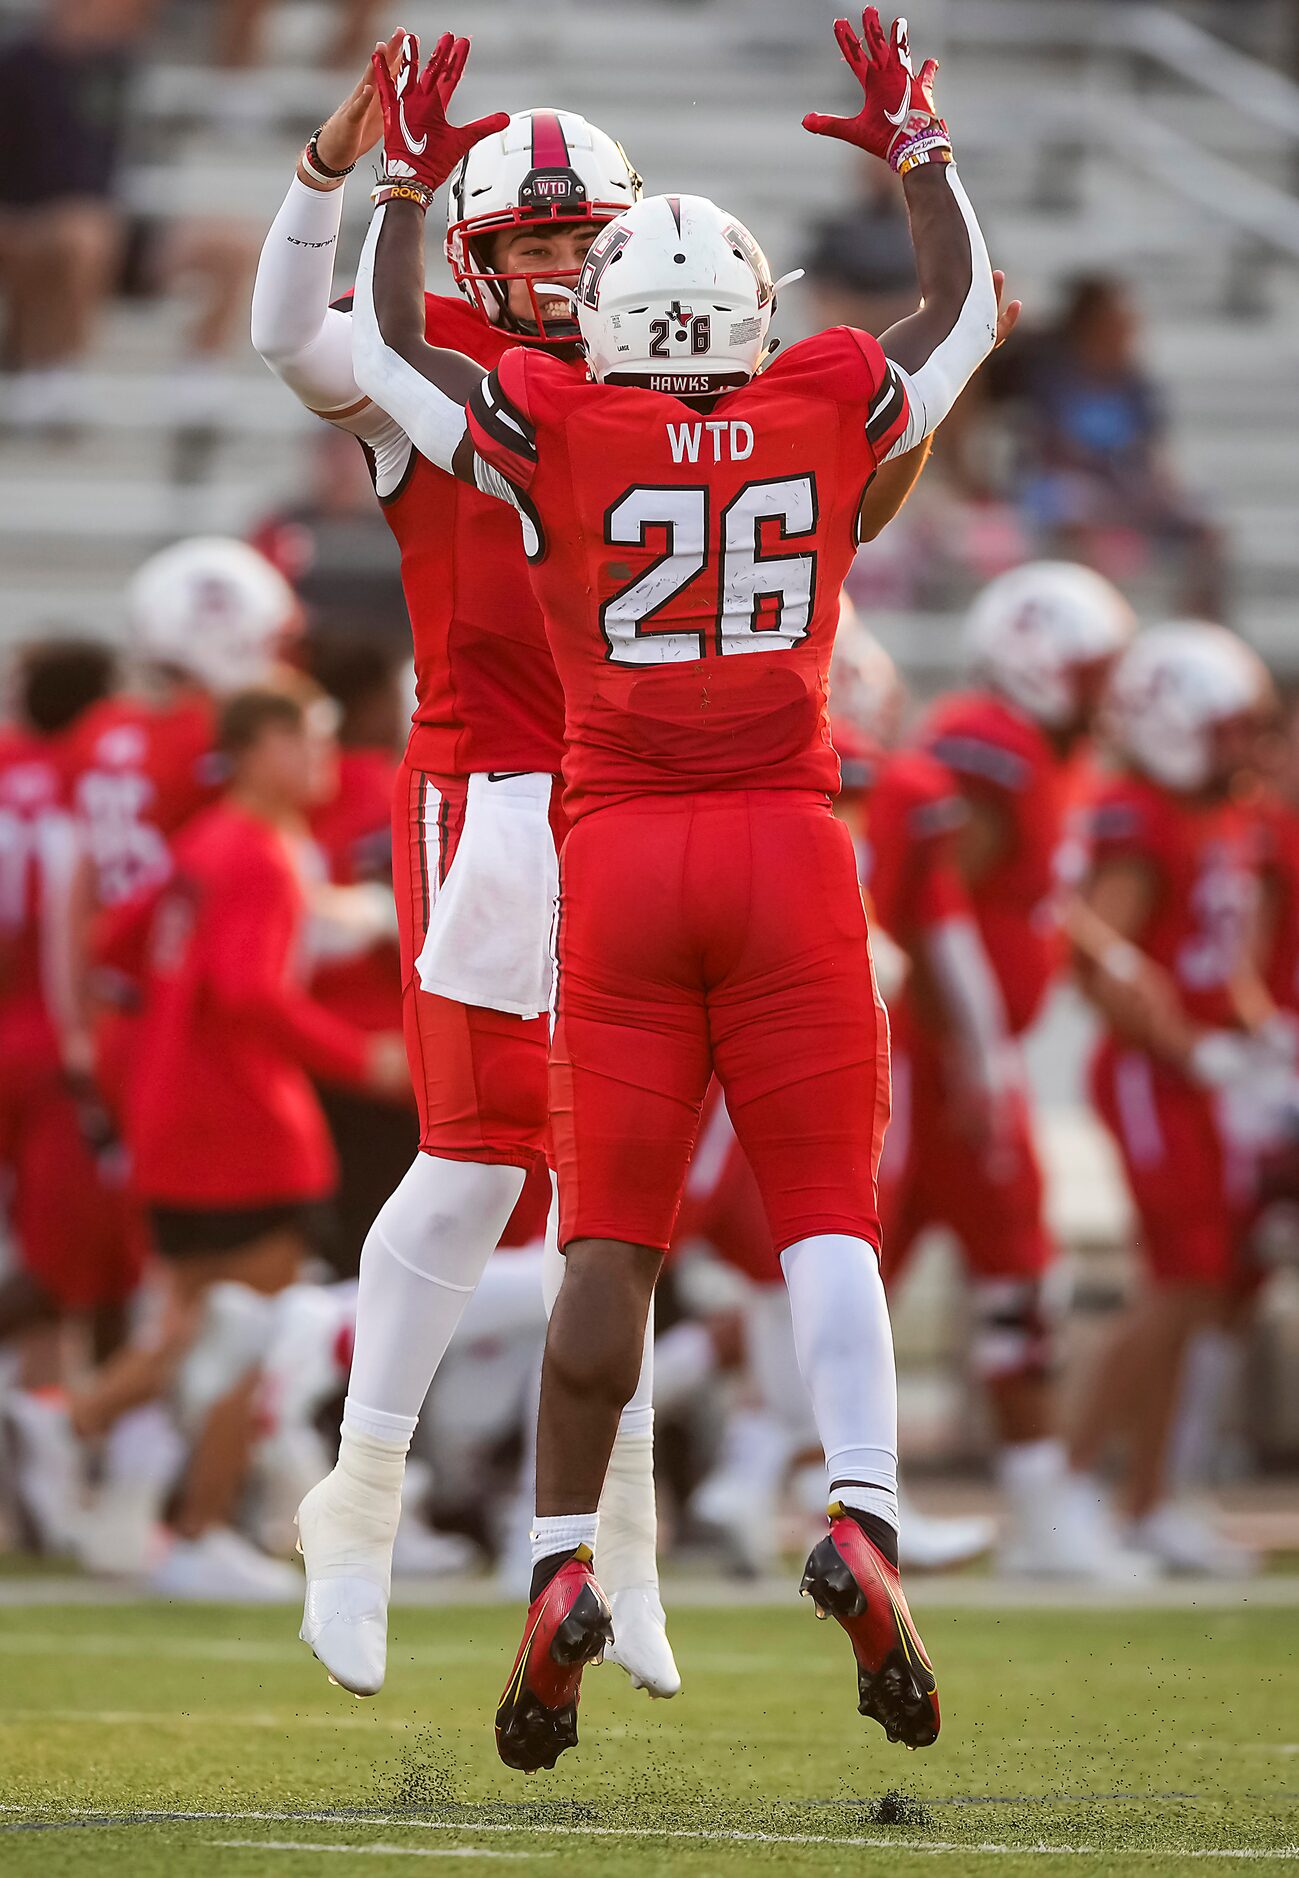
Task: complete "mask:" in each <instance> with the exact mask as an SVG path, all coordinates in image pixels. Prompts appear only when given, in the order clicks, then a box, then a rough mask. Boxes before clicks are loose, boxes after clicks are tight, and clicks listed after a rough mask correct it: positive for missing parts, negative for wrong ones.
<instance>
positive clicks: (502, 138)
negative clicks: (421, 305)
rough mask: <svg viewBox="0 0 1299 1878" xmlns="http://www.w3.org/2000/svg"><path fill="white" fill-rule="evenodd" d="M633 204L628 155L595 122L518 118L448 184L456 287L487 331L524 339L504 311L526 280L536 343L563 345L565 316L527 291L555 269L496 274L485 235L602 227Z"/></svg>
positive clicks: (567, 326) (468, 158)
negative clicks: (516, 285) (503, 330)
mask: <svg viewBox="0 0 1299 1878" xmlns="http://www.w3.org/2000/svg"><path fill="white" fill-rule="evenodd" d="M640 198H641V180H640V177H639V176H638V175H637V174H636V171H635V170H634V169H633V168H632V166H631V164H630V163H629V162H628V160H627V153H626V151H625V150H624V149H623V147H622V145H621V144H620V143H615V142H614V140H613V138H612V137H608V136H606V135H605V133H604V132H603V131H602V130H599V129H597V128H596V126H595V125H594V124H589V123H588V122H587V120H586V119H585V118H584V117H579V116H578V115H577V113H576V112H575V111H548V110H535V111H516V112H515V113H514V115H513V116H512V117H511V119H510V121H509V123H508V124H507V125H506V127H505V129H504V130H501V131H497V132H496V133H495V135H494V136H491V137H484V138H483V140H482V142H481V143H476V144H475V145H474V147H473V149H472V150H470V151H468V152H467V153H466V155H465V156H464V157H463V158H462V160H461V163H460V166H459V168H458V169H457V170H456V171H455V173H454V175H453V176H452V178H451V188H450V192H449V194H448V197H447V240H446V256H447V260H448V262H449V263H450V266H451V272H452V274H453V275H454V276H455V281H456V285H457V286H458V287H459V289H460V291H461V293H462V294H464V296H465V298H466V299H467V300H468V301H469V302H470V304H471V305H473V306H475V307H477V309H478V311H479V312H480V313H481V314H482V315H483V316H484V318H485V319H488V320H490V321H491V322H492V324H493V325H494V326H500V325H505V326H509V327H511V328H515V329H517V330H520V331H526V332H529V333H530V332H531V330H532V329H531V328H530V327H527V326H521V325H520V323H519V322H518V321H517V320H516V319H515V318H514V316H513V315H512V314H511V313H510V311H509V294H510V282H511V281H514V280H524V281H527V282H528V292H529V295H530V298H531V301H532V316H533V321H534V322H535V330H536V334H537V336H538V337H541V338H544V339H547V340H550V341H551V342H552V343H555V342H557V341H566V342H568V343H571V342H572V340H573V339H574V338H576V336H577V329H576V326H575V325H574V323H573V321H572V319H571V318H566V319H563V320H560V321H556V320H555V318H554V317H553V316H549V317H547V316H543V314H542V310H541V305H540V301H539V299H538V296H537V292H536V288H535V285H534V282H535V281H537V280H541V279H544V280H553V279H554V278H555V274H554V270H553V269H550V270H544V271H543V272H542V273H541V274H530V273H523V274H501V273H498V272H497V271H496V270H495V269H494V268H493V267H492V266H491V265H490V262H489V260H488V255H487V250H486V247H485V246H484V237H486V236H490V235H492V234H494V233H496V232H497V231H498V230H500V229H509V228H529V227H535V226H547V225H549V226H554V225H556V224H560V223H566V222H609V221H612V220H613V218H614V217H615V216H617V215H621V214H622V212H623V210H624V209H629V208H630V207H631V205H632V203H633V202H639V201H640ZM570 278H574V277H572V276H570ZM563 279H564V276H563V275H560V280H561V281H562V280H563Z"/></svg>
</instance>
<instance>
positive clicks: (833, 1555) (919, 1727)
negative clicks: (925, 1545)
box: [799, 1501, 940, 1748]
mask: <svg viewBox="0 0 1299 1878" xmlns="http://www.w3.org/2000/svg"><path fill="white" fill-rule="evenodd" d="M799 1594H800V1596H802V1597H805V1598H811V1600H812V1602H813V1604H814V1605H815V1606H816V1614H817V1616H818V1617H833V1618H834V1619H835V1621H836V1622H837V1623H839V1624H840V1625H842V1627H843V1629H844V1630H846V1631H847V1633H848V1640H849V1642H850V1643H851V1644H852V1647H853V1654H854V1656H855V1657H856V1658H857V1697H858V1700H857V1707H858V1710H859V1711H860V1713H861V1714H863V1715H869V1716H870V1718H871V1720H872V1721H877V1722H878V1723H879V1725H880V1727H881V1728H882V1729H883V1730H884V1732H885V1734H886V1735H887V1736H888V1738H889V1740H890V1741H902V1742H904V1743H905V1744H906V1746H907V1747H909V1748H928V1747H932V1746H933V1744H934V1742H935V1741H937V1739H938V1729H939V1725H940V1723H939V1715H938V1683H937V1680H936V1678H935V1676H934V1671H933V1665H932V1664H931V1663H930V1661H929V1658H928V1656H927V1655H926V1654H925V1646H924V1644H923V1643H922V1642H921V1641H920V1635H919V1632H918V1631H917V1629H916V1627H915V1624H914V1623H913V1622H912V1620H911V1613H910V1611H909V1610H908V1609H907V1601H906V1599H905V1597H904V1596H903V1595H902V1583H901V1580H900V1579H899V1577H898V1572H897V1567H896V1565H891V1564H890V1563H889V1561H888V1559H887V1558H885V1556H884V1554H883V1553H882V1552H881V1551H880V1549H879V1547H878V1546H877V1545H875V1544H874V1543H873V1541H872V1540H871V1539H869V1538H868V1537H867V1535H866V1533H865V1532H864V1531H863V1530H862V1528H861V1527H860V1526H859V1525H858V1523H857V1521H856V1520H855V1519H854V1518H853V1517H852V1515H851V1513H849V1512H846V1511H845V1509H844V1508H843V1507H842V1506H841V1505H840V1504H839V1502H838V1501H835V1503H834V1504H833V1505H832V1506H831V1508H830V1531H829V1533H828V1534H827V1535H826V1537H825V1538H824V1539H822V1540H821V1542H820V1544H819V1545H817V1546H815V1547H814V1548H813V1550H812V1554H811V1557H810V1558H809V1559H808V1561H807V1565H806V1567H805V1568H804V1571H803V1582H802V1584H801V1585H800V1586H799Z"/></svg>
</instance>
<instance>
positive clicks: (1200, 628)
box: [1106, 620, 1272, 795]
mask: <svg viewBox="0 0 1299 1878" xmlns="http://www.w3.org/2000/svg"><path fill="white" fill-rule="evenodd" d="M1271 700H1272V681H1271V678H1270V677H1269V675H1268V670H1267V667H1266V666H1265V665H1264V663H1263V661H1262V659H1260V658H1259V656H1258V654H1257V653H1256V652H1255V651H1254V650H1253V648H1252V647H1251V646H1248V645H1246V644H1245V641H1244V640H1243V639H1240V638H1238V637H1237V635H1236V634H1235V633H1233V632H1229V631H1228V629H1227V628H1226V627H1225V626H1213V625H1210V624H1209V623H1208V622H1207V621H1205V620H1173V621H1171V622H1170V623H1169V624H1168V625H1165V626H1152V627H1151V628H1150V629H1149V631H1147V632H1143V633H1138V635H1137V637H1136V638H1135V639H1134V640H1133V642H1132V644H1131V646H1129V648H1128V650H1127V651H1126V652H1125V653H1124V655H1123V657H1122V658H1121V659H1120V660H1119V662H1118V664H1117V665H1116V666H1115V668H1114V673H1113V676H1112V678H1111V680H1110V686H1109V693H1108V696H1107V699H1106V707H1107V708H1106V731H1107V734H1108V736H1109V739H1110V741H1111V742H1112V743H1113V744H1114V745H1115V747H1116V748H1117V750H1118V751H1119V753H1120V754H1121V755H1122V756H1124V757H1126V758H1127V760H1128V762H1129V763H1131V764H1132V766H1133V768H1134V769H1138V770H1140V771H1141V772H1142V774H1143V775H1146V776H1149V777H1150V778H1151V780H1152V781H1154V782H1157V783H1162V784H1163V785H1164V787H1165V788H1166V789H1174V790H1177V791H1178V792H1179V793H1183V794H1191V795H1193V794H1197V793H1198V792H1199V791H1201V790H1204V789H1208V788H1210V787H1212V786H1213V785H1214V784H1215V783H1221V782H1223V781H1225V780H1227V776H1226V774H1225V773H1224V772H1225V771H1230V770H1231V769H1232V768H1234V767H1235V763H1234V759H1233V754H1232V752H1230V751H1229V750H1228V749H1227V746H1226V738H1225V736H1224V733H1225V732H1226V731H1227V730H1228V729H1229V728H1230V727H1231V726H1233V725H1239V726H1241V727H1242V728H1243V729H1244V731H1245V732H1246V735H1247V736H1248V734H1249V733H1250V731H1251V730H1252V729H1253V728H1254V727H1256V726H1258V725H1261V723H1262V720H1263V717H1264V714H1265V713H1266V712H1267V710H1268V707H1269V705H1270V703H1271Z"/></svg>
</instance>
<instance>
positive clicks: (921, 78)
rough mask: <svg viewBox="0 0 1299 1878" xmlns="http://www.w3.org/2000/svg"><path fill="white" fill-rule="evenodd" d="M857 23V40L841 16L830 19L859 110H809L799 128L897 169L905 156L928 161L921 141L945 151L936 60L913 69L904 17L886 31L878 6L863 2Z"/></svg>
mask: <svg viewBox="0 0 1299 1878" xmlns="http://www.w3.org/2000/svg"><path fill="white" fill-rule="evenodd" d="M861 24H862V36H861V38H860V39H859V38H858V37H857V34H856V33H855V32H854V31H853V28H852V26H851V25H850V24H849V22H848V21H847V20H836V21H835V23H834V36H835V38H836V39H837V40H838V42H839V50H840V52H842V54H843V56H844V59H845V61H846V62H847V64H848V66H849V68H850V69H851V71H852V73H853V75H854V76H855V77H856V79H857V81H858V83H859V84H860V85H861V88H862V105H861V109H860V110H859V111H858V112H857V114H856V116H855V117H827V116H825V115H824V114H823V113H822V112H820V111H809V112H808V114H807V116H806V117H805V118H804V119H803V128H804V130H810V131H811V132H812V133H813V135H814V136H817V137H837V138H838V139H839V141H840V142H841V143H850V144H855V145H856V147H857V148H858V149H859V150H868V151H869V152H870V153H871V155H872V156H877V157H880V158H881V159H882V160H883V161H884V162H886V163H890V164H892V166H893V168H894V169H898V170H901V169H904V168H909V167H911V163H910V162H908V161H906V160H905V159H906V158H907V157H910V158H911V160H912V161H921V162H927V161H932V160H933V157H932V156H931V155H930V154H929V153H928V151H926V152H925V153H924V154H921V153H920V150H919V149H918V148H915V147H914V146H918V145H920V144H922V143H924V142H925V141H926V140H932V148H933V150H934V152H935V153H936V152H937V150H938V149H939V147H940V145H941V146H945V147H946V149H947V153H948V155H950V152H951V146H950V143H948V141H947V126H946V125H945V124H944V123H943V122H942V119H941V118H940V117H939V115H938V110H937V107H936V105H935V103H934V80H935V78H936V77H937V76H938V61H937V59H926V60H925V63H924V64H923V65H922V66H921V68H920V71H919V72H918V73H917V72H914V71H913V70H912V68H911V48H910V46H909V45H908V43H907V22H906V20H905V19H904V18H899V19H896V20H894V22H893V26H892V29H891V31H889V32H887V33H886V32H885V30H884V27H883V26H882V24H881V23H880V16H879V8H878V7H867V8H866V10H865V11H864V13H863V14H862V21H861ZM936 132H941V137H936V136H935V133H936Z"/></svg>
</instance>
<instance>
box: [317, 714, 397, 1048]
mask: <svg viewBox="0 0 1299 1878" xmlns="http://www.w3.org/2000/svg"><path fill="white" fill-rule="evenodd" d="M396 769H397V765H396V763H395V762H394V761H393V759H392V757H391V756H390V755H389V753H388V751H387V750H356V749H346V750H342V751H340V753H339V759H338V788H337V790H336V792H335V794H334V797H333V800H332V801H330V802H327V803H325V804H324V805H323V807H321V808H319V809H317V810H316V812H315V814H314V815H313V816H312V818H311V832H312V834H313V835H314V837H315V840H316V845H317V846H318V847H319V849H320V851H321V853H322V854H323V856H324V858H325V865H326V867H327V868H328V870H329V878H330V880H331V881H332V882H333V883H334V885H335V886H338V887H351V886H355V885H357V884H358V883H359V882H365V881H373V882H379V883H382V884H383V885H384V886H387V887H390V886H391V885H392V791H393V785H394V782H395V772H396ZM311 990H312V995H313V996H314V997H316V998H318V999H319V1001H320V1003H321V1004H323V1005H325V1006H326V1008H327V1009H328V1010H331V1011H334V1012H336V1013H337V1014H338V1016H339V1017H343V1018H346V1019H347V1021H348V1023H349V1024H357V1025H359V1026H360V1028H361V1029H362V1030H372V1031H373V1030H391V1031H394V1032H395V1031H399V1030H400V1029H401V962H400V959H399V956H398V951H397V935H396V933H395V932H394V933H393V936H392V941H391V943H390V944H387V945H385V944H383V943H382V942H380V943H379V944H378V945H373V946H371V947H370V949H369V951H368V952H363V953H362V954H361V955H360V957H359V958H354V959H342V960H339V961H338V962H337V963H334V964H325V965H321V966H318V967H317V969H316V971H315V974H314V975H313V977H312V981H311Z"/></svg>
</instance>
